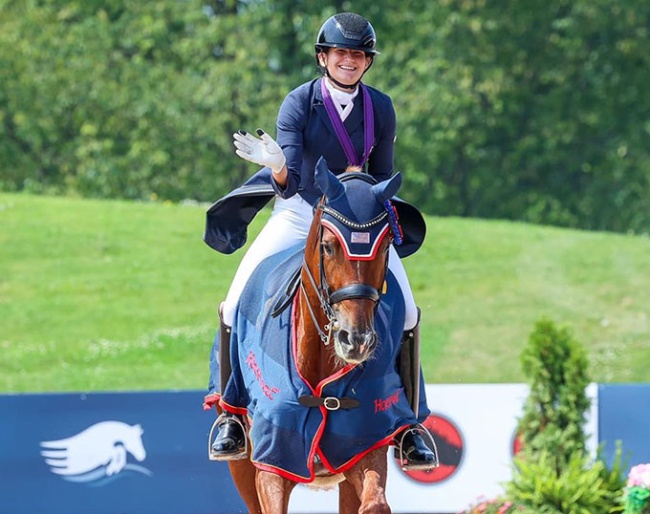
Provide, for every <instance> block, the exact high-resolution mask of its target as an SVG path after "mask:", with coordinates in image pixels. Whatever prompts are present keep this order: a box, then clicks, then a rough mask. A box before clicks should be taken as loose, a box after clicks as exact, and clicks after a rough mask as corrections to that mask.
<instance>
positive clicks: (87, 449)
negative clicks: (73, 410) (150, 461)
mask: <svg viewBox="0 0 650 514" xmlns="http://www.w3.org/2000/svg"><path fill="white" fill-rule="evenodd" d="M142 433H143V430H142V427H141V426H140V425H133V426H131V425H127V424H126V423H122V422H120V421H103V422H101V423H97V424H96V425H93V426H91V427H89V428H87V429H86V430H84V431H83V432H81V433H79V434H77V435H74V436H72V437H68V438H66V439H60V440H58V441H43V442H42V443H41V448H42V451H41V455H42V456H43V457H44V458H45V463H46V464H47V465H49V466H50V470H51V471H52V473H55V474H57V475H60V476H61V477H62V478H64V479H66V480H70V481H74V482H90V481H93V480H97V479H100V478H104V477H110V476H112V475H116V474H117V473H119V472H120V471H122V470H124V469H132V470H134V471H137V472H140V473H144V474H146V475H151V472H150V471H149V470H148V469H146V468H143V467H141V466H134V465H129V464H127V452H128V453H130V454H131V455H133V457H134V458H135V459H136V460H137V461H138V462H142V461H143V460H144V459H145V457H146V456H147V453H146V451H145V449H144V445H143V444H142Z"/></svg>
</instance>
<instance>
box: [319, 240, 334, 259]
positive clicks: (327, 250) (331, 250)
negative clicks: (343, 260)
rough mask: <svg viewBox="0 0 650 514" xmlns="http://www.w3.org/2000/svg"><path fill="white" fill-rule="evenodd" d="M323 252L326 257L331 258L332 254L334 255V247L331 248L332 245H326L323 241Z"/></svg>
mask: <svg viewBox="0 0 650 514" xmlns="http://www.w3.org/2000/svg"><path fill="white" fill-rule="evenodd" d="M321 246H322V247H323V251H324V252H325V254H326V255H327V256H328V257H331V256H332V254H333V253H334V246H332V243H328V242H326V241H323V243H322V245H321Z"/></svg>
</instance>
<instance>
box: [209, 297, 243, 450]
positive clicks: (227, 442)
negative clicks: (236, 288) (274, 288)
mask: <svg viewBox="0 0 650 514" xmlns="http://www.w3.org/2000/svg"><path fill="white" fill-rule="evenodd" d="M219 321H220V324H219V382H220V385H221V394H223V393H224V391H225V390H226V384H228V379H229V378H230V374H231V373H232V367H231V365H230V332H231V331H232V329H231V328H230V327H229V326H228V325H226V324H225V323H224V322H223V319H222V318H221V309H219ZM216 428H217V430H218V432H217V436H216V437H215V439H214V442H213V443H212V446H211V447H210V458H211V459H213V460H236V459H241V458H244V457H245V456H246V453H245V452H246V434H245V433H244V426H243V423H242V422H241V421H240V420H239V419H238V417H237V416H236V415H235V414H231V413H230V412H226V411H224V412H223V413H222V414H221V416H219V418H218V419H217V426H216Z"/></svg>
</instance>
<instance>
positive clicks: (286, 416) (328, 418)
mask: <svg viewBox="0 0 650 514" xmlns="http://www.w3.org/2000/svg"><path fill="white" fill-rule="evenodd" d="M303 250H304V245H299V246H297V247H294V248H292V249H289V250H287V251H285V252H281V253H279V254H276V255H273V256H271V257H269V258H268V259H266V260H265V261H263V262H262V263H261V264H260V266H258V268H257V269H256V271H255V272H254V274H253V275H252V276H251V278H250V280H249V281H248V284H247V286H246V288H245V290H244V292H243V294H242V296H241V299H240V302H239V307H238V311H237V314H236V315H235V320H234V323H233V327H232V335H231V356H232V367H233V373H232V377H231V379H230V381H229V383H228V386H227V387H226V390H225V391H223V392H222V393H223V394H222V397H221V405H222V407H223V408H224V409H225V410H228V411H231V412H235V413H239V414H246V415H247V416H248V418H249V421H250V423H251V430H250V439H251V443H252V454H251V460H252V461H253V463H254V464H255V465H256V466H257V467H258V468H260V469H265V470H267V471H271V472H274V473H276V474H279V475H281V476H284V477H285V478H289V479H291V480H294V481H297V482H311V481H313V480H314V478H315V476H314V458H315V457H316V456H317V457H318V458H319V459H320V461H321V462H322V463H323V464H324V466H325V467H326V468H327V469H328V470H329V471H330V472H332V473H341V472H343V471H345V470H347V469H348V468H350V467H351V466H353V465H354V464H355V463H356V462H357V461H358V460H359V459H361V458H362V457H363V455H364V454H366V453H368V452H369V451H371V450H373V449H375V448H377V447H380V446H384V445H387V444H390V442H391V440H392V438H393V436H394V435H395V434H396V433H398V432H399V431H400V430H402V429H403V428H404V427H406V426H409V425H412V424H414V423H416V422H417V420H416V419H415V417H414V414H413V411H412V410H411V408H410V406H409V403H408V400H407V399H406V395H405V393H404V390H403V387H402V385H401V380H400V376H399V373H398V369H397V365H396V360H397V357H398V355H399V352H400V342H401V338H402V332H403V326H404V300H403V298H402V294H401V291H400V289H399V285H398V283H397V281H396V279H395V278H394V277H393V276H392V274H390V273H388V275H387V277H386V280H387V288H386V293H385V294H384V296H383V297H382V300H381V301H380V303H379V306H378V308H377V311H376V315H375V316H376V318H375V328H376V331H377V335H378V337H379V342H378V344H377V347H376V349H375V353H374V355H373V357H372V358H371V359H370V360H369V361H366V362H364V363H362V364H358V365H348V366H346V367H345V368H344V369H343V370H341V371H340V372H338V373H336V374H335V375H332V376H330V377H328V378H327V379H325V380H323V381H322V382H321V383H320V384H317V385H316V386H315V387H314V388H312V387H311V386H310V385H308V384H307V383H306V382H305V381H304V380H303V379H302V377H301V376H300V374H299V373H298V371H297V369H296V364H295V363H296V360H295V352H296V351H297V350H296V348H297V344H296V343H297V342H296V340H295V334H294V328H293V327H294V324H293V323H292V321H293V319H294V316H295V305H294V304H295V302H293V304H292V305H290V306H289V307H288V308H286V309H284V311H282V313H281V314H279V315H277V316H276V317H273V316H272V315H271V313H272V312H273V309H274V307H275V306H276V304H277V302H278V298H279V297H281V296H282V295H284V294H285V291H286V287H287V277H288V275H289V274H290V273H288V272H289V271H295V270H298V269H299V267H300V266H301V264H302V259H303ZM296 298H297V295H296ZM314 344H324V343H323V342H322V341H320V340H317V341H314ZM303 395H313V396H317V397H321V398H326V397H334V398H339V399H340V398H353V399H355V400H358V402H359V406H358V407H355V408H349V409H343V408H341V409H339V410H327V409H326V408H325V407H324V406H320V407H318V406H317V407H307V406H304V405H301V404H300V403H299V401H298V398H299V397H301V396H303ZM428 414H429V411H428V409H427V407H426V404H425V405H422V406H421V407H420V418H421V419H424V418H426V417H427V415H428Z"/></svg>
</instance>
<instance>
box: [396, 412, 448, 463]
mask: <svg viewBox="0 0 650 514" xmlns="http://www.w3.org/2000/svg"><path fill="white" fill-rule="evenodd" d="M413 430H415V431H416V432H417V433H418V434H419V435H421V436H423V437H426V438H427V439H428V441H429V443H430V445H428V446H429V450H431V451H432V453H433V456H434V458H435V460H434V461H433V463H431V464H409V461H408V458H407V457H406V456H405V455H404V448H403V445H404V438H405V437H406V434H407V433H408V432H411V431H413ZM395 457H396V458H397V459H398V460H399V466H400V468H402V470H403V471H417V470H420V471H431V470H432V469H436V468H437V467H438V466H440V457H439V456H438V446H437V445H436V442H435V440H434V439H433V436H432V435H431V433H430V432H429V431H428V430H427V429H426V428H425V427H424V426H423V425H422V424H421V423H418V424H417V425H413V426H411V427H409V428H408V429H407V430H403V431H402V433H401V434H400V435H399V440H398V441H397V445H396V446H395Z"/></svg>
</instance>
